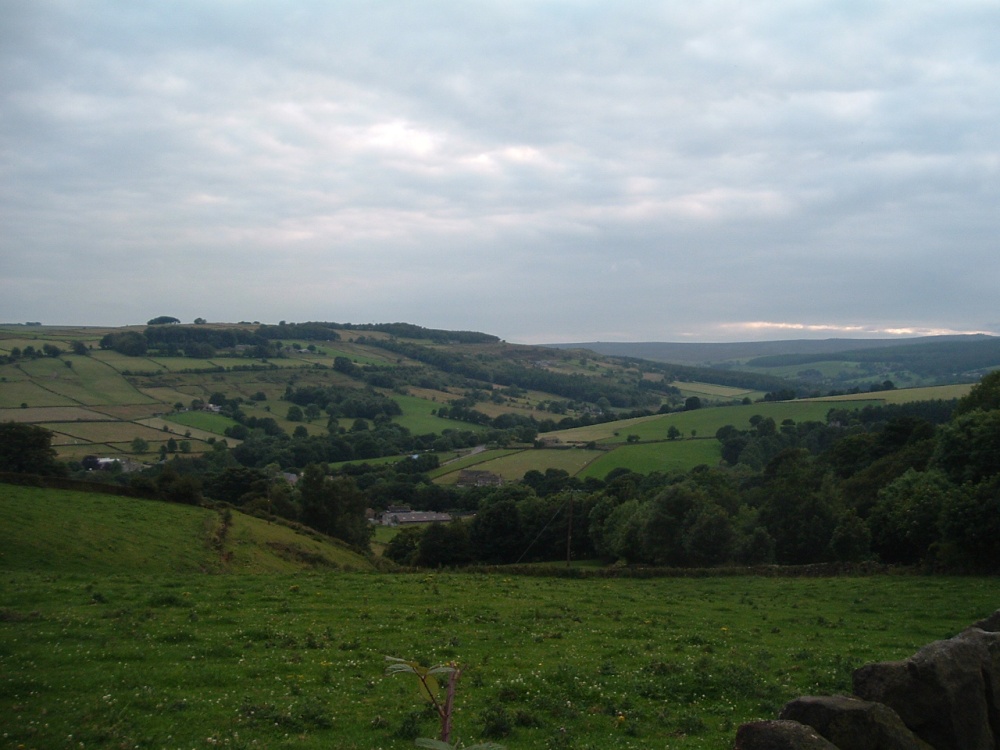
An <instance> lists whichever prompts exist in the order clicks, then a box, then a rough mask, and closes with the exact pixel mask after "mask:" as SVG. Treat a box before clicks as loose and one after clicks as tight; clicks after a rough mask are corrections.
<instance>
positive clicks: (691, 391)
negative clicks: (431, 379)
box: [670, 380, 764, 399]
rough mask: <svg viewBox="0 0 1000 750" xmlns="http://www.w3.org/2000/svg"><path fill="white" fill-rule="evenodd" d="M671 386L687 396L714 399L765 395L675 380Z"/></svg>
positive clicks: (748, 390) (744, 389)
mask: <svg viewBox="0 0 1000 750" xmlns="http://www.w3.org/2000/svg"><path fill="white" fill-rule="evenodd" d="M670 385H672V386H674V387H675V388H678V389H679V390H680V391H681V392H682V393H684V394H685V395H691V396H708V397H709V398H713V399H741V398H743V397H744V396H750V397H758V398H759V397H760V396H763V395H764V394H762V393H760V392H759V391H753V390H750V389H748V388H733V387H732V386H728V385H716V384H714V383H695V382H685V381H682V380H675V381H674V382H673V383H671V384H670Z"/></svg>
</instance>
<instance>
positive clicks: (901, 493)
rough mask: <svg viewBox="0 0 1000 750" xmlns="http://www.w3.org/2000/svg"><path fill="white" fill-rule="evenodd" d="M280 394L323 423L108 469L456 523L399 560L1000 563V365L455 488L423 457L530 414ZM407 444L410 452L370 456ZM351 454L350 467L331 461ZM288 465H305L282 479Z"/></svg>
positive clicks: (150, 487)
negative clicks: (974, 374) (640, 456)
mask: <svg viewBox="0 0 1000 750" xmlns="http://www.w3.org/2000/svg"><path fill="white" fill-rule="evenodd" d="M362 374H363V373H362ZM286 395H287V397H288V399H289V400H290V401H292V402H293V403H294V404H295V405H296V406H297V405H298V404H304V409H315V410H322V411H324V412H325V413H326V414H327V415H328V419H329V427H330V429H329V432H328V434H327V435H326V436H325V437H318V436H315V435H314V436H309V435H307V434H306V433H305V432H304V431H303V432H301V433H299V432H298V431H296V433H295V434H292V435H288V434H285V433H284V431H282V430H280V428H277V429H275V428H276V425H268V424H264V423H263V422H265V421H266V420H257V421H256V423H250V421H249V420H247V418H246V417H245V415H244V417H243V422H242V423H241V424H243V425H244V426H245V427H247V429H248V433H247V434H246V435H245V436H244V437H245V439H244V440H243V442H242V443H241V444H240V445H239V446H237V447H235V448H232V449H230V448H229V447H227V446H226V445H225V444H224V443H223V442H219V443H217V444H216V445H215V446H214V450H212V451H211V452H209V453H207V454H205V455H202V456H197V457H178V456H175V457H174V458H173V459H171V460H168V461H165V462H162V463H161V464H158V465H157V466H155V467H153V468H151V469H148V470H146V471H143V472H140V473H136V474H131V475H129V477H128V478H127V480H126V478H124V477H120V478H119V480H120V481H122V482H126V483H127V484H128V485H129V486H130V487H131V488H132V489H134V490H136V491H138V492H144V493H146V494H148V495H150V496H158V497H161V498H164V499H168V500H172V501H175V502H187V503H204V502H212V501H214V502H222V503H229V504H231V505H233V506H236V507H239V508H241V509H243V510H245V511H247V512H251V513H258V514H261V515H266V516H272V517H284V518H286V519H289V520H295V521H299V522H301V523H304V524H306V525H309V526H311V527H313V528H315V529H317V530H319V531H321V532H324V533H327V534H330V535H332V536H334V537H337V538H340V539H342V540H344V541H346V542H348V543H350V544H353V545H355V546H357V547H359V548H361V549H368V547H369V541H370V537H371V533H372V527H371V525H370V523H369V522H368V521H367V520H366V518H365V512H366V509H369V508H372V509H375V510H379V509H384V508H386V507H388V506H389V505H404V504H405V505H409V506H410V507H411V508H413V509H426V510H441V511H453V512H456V515H458V518H459V520H456V521H454V522H452V523H451V524H447V525H433V526H429V527H426V528H422V529H416V528H409V529H405V530H403V531H402V532H400V533H399V534H398V535H397V536H396V537H395V538H394V539H393V540H392V542H391V543H390V544H389V546H388V548H387V549H386V551H385V556H386V557H388V558H390V559H392V560H394V561H396V562H398V563H400V564H403V565H416V566H432V567H437V566H460V565H468V564H473V563H485V564H507V563H517V562H521V563H526V562H535V561H543V560H564V559H566V557H567V549H566V545H567V539H570V538H571V539H572V548H571V550H570V551H569V554H570V555H571V556H572V557H574V558H577V559H589V558H599V559H603V560H605V561H607V562H620V563H624V564H630V565H654V566H697V567H706V566H718V565H733V564H737V565H760V564H772V563H773V564H781V565H801V564H808V563H817V562H826V561H846V562H860V561H866V560H875V561H880V562H883V563H888V564H900V565H916V566H924V567H928V568H934V569H944V570H953V571H972V570H976V571H990V572H995V571H996V570H997V568H998V566H1000V371H997V372H993V373H991V374H990V375H987V376H986V377H984V378H983V380H982V381H981V382H980V383H979V384H978V385H976V386H975V387H974V388H973V390H972V391H971V393H970V394H969V395H968V396H967V397H965V398H963V399H961V400H960V401H958V402H918V403H912V404H906V405H896V406H883V407H867V408H864V409H861V410H856V411H848V410H846V409H834V410H831V411H830V412H829V414H828V416H827V419H826V420H825V421H824V422H805V423H798V424H797V423H794V422H792V421H790V420H788V421H786V422H783V423H781V424H775V423H774V421H773V420H771V419H768V418H755V419H752V420H751V424H750V428H749V429H747V430H739V429H736V428H735V427H732V426H727V427H723V428H722V429H720V430H719V431H718V434H717V435H716V439H718V440H719V441H720V443H721V445H722V455H723V459H724V461H723V464H722V465H720V466H711V467H710V466H700V467H697V468H695V469H694V470H692V471H690V472H687V473H684V474H658V473H654V474H648V475H642V474H636V473H633V472H630V471H627V470H616V471H613V472H611V473H610V474H609V475H608V476H606V477H605V478H604V479H603V480H595V479H591V480H587V481H580V480H578V479H575V478H573V477H571V476H569V475H568V474H567V473H566V472H563V471H559V470H551V469H550V470H548V471H545V472H540V471H529V472H528V473H527V474H525V476H524V478H523V480H522V481H520V482H517V483H510V484H507V485H504V486H501V487H488V488H464V489H462V488H455V487H444V486H440V485H437V484H434V483H433V482H432V481H431V480H430V479H429V478H428V476H427V473H426V472H427V471H429V470H431V469H433V468H435V466H436V462H437V458H436V456H434V455H432V454H426V455H419V452H420V451H424V450H427V451H432V450H443V449H447V448H452V447H459V446H467V445H473V444H476V443H478V442H482V441H484V440H491V441H500V442H502V441H504V440H526V439H531V438H533V437H534V436H535V435H537V425H533V424H530V423H529V422H527V421H524V420H522V421H521V422H520V423H519V421H518V420H517V419H515V418H513V417H510V419H509V420H508V422H509V423H507V424H499V425H493V428H492V430H491V431H489V432H487V433H485V434H483V433H472V432H463V431H462V430H460V429H458V430H455V431H453V432H449V433H446V434H440V435H425V436H414V435H411V434H409V433H408V431H407V430H406V429H405V428H403V427H401V426H399V425H396V424H394V423H392V422H391V421H390V420H389V416H390V415H391V413H392V410H393V408H398V407H396V406H395V403H394V402H392V401H391V399H387V398H385V396H383V395H381V394H379V393H378V392H376V391H374V390H370V391H367V392H366V391H363V390H362V391H358V390H353V391H352V394H351V396H350V397H347V396H346V394H345V393H344V392H342V391H339V390H337V389H329V390H321V391H318V390H316V389H313V390H306V389H304V388H303V389H295V388H290V390H289V392H288V393H287V394H286ZM213 400H214V401H217V402H218V404H219V405H220V407H221V408H223V409H225V410H226V411H227V413H228V414H230V415H231V416H233V417H234V418H237V419H238V420H239V418H240V410H239V405H240V404H239V402H238V401H230V400H227V399H226V398H225V396H224V395H223V394H218V397H217V398H216V397H213ZM507 416H510V415H507ZM498 419H499V418H498ZM342 421H346V422H348V423H349V426H346V427H345V426H342V425H341V422H342ZM50 437H51V435H50V434H48V433H47V431H46V430H44V429H42V428H39V427H35V426H31V425H22V424H17V423H4V424H2V425H0V470H2V471H5V472H13V473H19V474H38V475H67V474H71V473H73V472H74V471H79V470H80V469H81V468H82V467H80V466H68V465H64V464H61V463H60V462H58V461H56V460H55V453H54V451H53V450H52V448H51V447H50V440H49V438H50ZM411 451H412V452H415V453H416V454H417V455H416V457H412V456H410V457H407V458H402V459H400V460H398V461H396V462H393V463H388V464H385V463H383V464H379V465H369V464H366V463H365V462H364V459H365V458H366V457H375V456H382V455H388V454H395V455H400V454H405V453H409V452H411ZM345 457H348V458H349V459H350V460H352V461H353V463H351V464H348V465H346V466H343V467H342V468H340V469H339V470H337V471H336V472H331V471H330V470H329V467H328V464H329V463H331V462H335V461H339V460H344V459H345ZM283 469H284V470H295V471H297V472H299V473H300V475H301V476H300V478H299V480H298V482H297V483H296V485H295V486H294V487H293V486H292V484H290V483H288V482H287V481H285V479H284V474H283V471H282V470H283ZM463 513H464V514H468V515H467V516H466V517H463V516H462V514H463ZM570 523H572V528H571V529H570V527H569V524H570ZM570 531H571V532H572V533H570Z"/></svg>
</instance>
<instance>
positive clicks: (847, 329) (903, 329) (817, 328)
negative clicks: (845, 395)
mask: <svg viewBox="0 0 1000 750" xmlns="http://www.w3.org/2000/svg"><path fill="white" fill-rule="evenodd" d="M718 328H719V329H720V330H722V331H726V332H727V333H729V334H731V335H733V336H735V337H738V338H745V337H746V336H747V335H748V334H749V335H751V336H752V335H766V334H769V333H774V332H782V333H785V332H787V333H797V334H798V333H801V334H827V335H831V336H845V337H878V336H884V337H891V336H905V337H912V336H954V335H972V334H986V335H998V332H996V331H981V330H980V331H968V330H954V329H951V328H932V327H921V326H885V327H879V326H870V325H838V324H833V323H779V322H773V321H760V320H757V321H748V322H744V323H722V324H720V325H719V326H718Z"/></svg>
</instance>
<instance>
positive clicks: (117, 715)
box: [0, 571, 998, 750]
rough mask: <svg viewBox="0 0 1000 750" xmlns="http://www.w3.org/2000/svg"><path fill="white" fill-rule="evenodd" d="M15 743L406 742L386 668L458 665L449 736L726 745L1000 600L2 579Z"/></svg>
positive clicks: (535, 749)
mask: <svg viewBox="0 0 1000 750" xmlns="http://www.w3.org/2000/svg"><path fill="white" fill-rule="evenodd" d="M0 601H2V606H0V668H2V674H3V679H2V684H0V712H2V715H3V716H5V717H6V718H5V720H4V726H3V732H4V742H5V744H6V745H7V746H9V747H19V746H24V747H69V746H72V747H79V746H81V745H82V746H83V747H95V746H96V747H140V748H144V747H149V748H153V747H155V748H160V747H171V748H173V747H177V748H181V747H183V748H210V747H266V748H285V747H287V748H291V747H295V748H323V749H324V750H326V749H328V748H331V747H335V748H338V749H340V750H361V749H364V750H370V749H371V748H384V749H385V750H390V749H396V748H399V749H402V748H412V747H413V737H415V736H434V734H435V732H436V722H435V720H434V719H433V718H432V717H431V716H430V715H429V714H428V712H427V710H425V709H424V707H423V705H422V702H421V699H420V697H419V696H418V693H417V690H416V689H415V685H413V684H411V683H410V682H408V681H407V679H408V678H407V677H406V676H393V677H387V676H385V675H384V668H385V662H384V657H385V656H387V655H390V656H402V657H405V658H410V659H417V660H421V661H423V662H425V663H428V664H433V663H441V662H448V661H453V660H454V661H457V662H459V663H460V664H461V665H463V669H464V672H463V678H462V680H461V682H460V683H459V692H458V700H457V703H456V705H457V706H458V711H457V713H456V721H455V725H456V731H457V733H458V735H459V736H460V737H461V738H462V739H463V740H466V741H472V740H475V739H477V738H479V737H480V736H482V735H484V734H487V735H489V736H491V737H492V738H494V739H495V740H496V741H499V742H502V743H504V744H506V745H507V747H509V748H512V749H513V748H519V749H520V748H523V749H524V750H542V749H543V748H545V749H548V748H577V749H579V750H586V749H594V750H596V749H597V748H601V749H602V750H603V749H605V748H636V749H638V748H642V749H644V750H645V749H646V748H650V747H671V748H719V749H720V750H721V749H722V748H728V747H730V746H731V744H732V738H733V734H734V732H735V728H736V727H737V726H738V725H739V724H740V723H742V722H744V721H748V720H753V719H760V718H773V717H774V715H775V713H776V712H777V710H778V709H779V708H780V706H781V705H782V704H783V703H784V702H785V701H787V700H789V699H791V698H793V697H795V696H797V695H801V694H816V693H835V692H844V691H847V690H849V685H850V673H851V671H852V670H853V669H854V668H856V667H857V666H860V665H861V664H863V663H865V662H868V661H875V660H884V659H897V658H903V657H905V656H907V655H909V654H911V653H913V652H914V651H915V650H916V649H917V648H919V647H920V646H921V645H923V644H924V643H927V642H929V641H931V640H934V639H938V638H943V637H948V636H951V635H953V634H955V633H956V632H958V631H959V630H961V629H962V628H963V627H965V626H966V625H968V624H969V623H971V622H972V621H974V620H976V619H978V618H980V617H982V616H984V615H986V614H988V613H989V612H990V611H992V609H994V608H995V607H996V605H997V601H998V590H997V584H996V582H995V581H993V580H984V579H977V578H961V579H946V578H884V577H878V578H853V579H852V578H836V579H773V578H701V579H655V580H645V581H635V580H613V581H603V580H599V579H592V580H566V579H556V578H510V577H507V578H504V577H501V576H499V575H496V576H479V575H459V574H448V573H438V574H430V575H391V574H347V573H310V574H300V575H269V576H261V575H243V576H234V575H225V576H205V575H194V574H186V575H185V574H165V575H155V576H154V575H144V574H141V573H136V572H130V573H121V574H111V575H99V574H88V575H81V574H76V573H46V574H39V573H33V572H23V571H7V572H5V574H4V575H3V579H2V583H0Z"/></svg>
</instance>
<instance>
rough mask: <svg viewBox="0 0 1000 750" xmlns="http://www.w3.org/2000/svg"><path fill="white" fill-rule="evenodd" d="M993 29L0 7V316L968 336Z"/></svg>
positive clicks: (998, 151) (265, 7) (998, 181)
mask: <svg viewBox="0 0 1000 750" xmlns="http://www.w3.org/2000/svg"><path fill="white" fill-rule="evenodd" d="M998 35H1000V3H998V2H996V1H995V0H988V1H987V0H978V1H977V0H954V2H949V3H941V2H926V1H924V0H908V1H907V2H905V3H904V2H898V1H897V0H893V1H891V2H884V1H880V0H835V1H834V0H830V1H829V2H823V1H819V0H770V1H768V2H754V3H748V2H745V1H743V0H704V1H699V2H690V0H677V1H676V2H674V1H671V2H652V1H646V2H630V1H629V0H623V1H622V2H615V3H609V2H598V1H596V0H594V1H588V0H538V1H537V2H536V1H529V0H441V1H436V0H426V1H425V0H363V1H362V0H315V1H314V0H300V1H298V2H291V1H287V2H279V1H278V0H274V1H272V2H264V1H252V0H212V1H211V2H205V1H204V0H172V1H171V2H126V1H125V0H114V1H111V0H79V1H76V0H0V321H5V322H25V321H39V322H43V323H45V324H53V325H56V324H58V325H70V324H73V325H102V326H103V325H116V326H117V325H126V324H142V323H145V322H146V321H147V320H148V319H150V318H153V317H156V316H159V315H170V316H175V317H177V318H179V319H181V320H182V321H183V322H191V321H192V320H193V319H194V318H196V317H202V318H206V319H207V320H209V321H218V322H237V321H241V320H249V321H261V322H270V323H276V322H279V321H281V320H285V321H288V322H304V321H307V320H316V321H334V322H341V323H369V322H397V321H403V322H409V323H415V324H417V325H422V326H426V327H430V328H446V329H455V330H476V331H484V332H487V333H492V334H495V335H497V336H500V337H501V338H503V339H506V340H508V341H512V342H521V343H555V342H584V341H705V342H708V341H746V340H769V339H789V338H833V337H857V338H860V337H892V336H912V335H928V334H937V333H971V332H985V333H993V334H997V333H1000V307H998V305H997V301H996V300H997V287H998V282H1000V252H998V250H1000V247H998V240H1000V126H998V123H1000V44H998V43H997V39H998Z"/></svg>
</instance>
